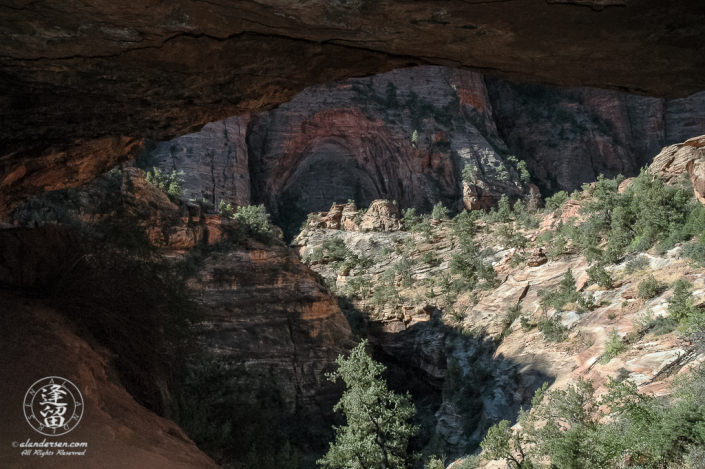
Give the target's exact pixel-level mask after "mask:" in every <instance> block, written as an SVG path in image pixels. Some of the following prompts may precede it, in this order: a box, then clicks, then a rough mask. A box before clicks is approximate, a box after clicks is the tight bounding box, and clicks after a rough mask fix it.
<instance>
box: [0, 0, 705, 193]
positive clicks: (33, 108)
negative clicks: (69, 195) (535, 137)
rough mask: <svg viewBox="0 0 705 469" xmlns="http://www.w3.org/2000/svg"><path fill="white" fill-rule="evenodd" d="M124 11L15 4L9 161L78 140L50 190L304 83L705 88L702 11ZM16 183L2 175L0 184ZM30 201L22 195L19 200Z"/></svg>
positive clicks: (613, 2) (274, 100) (2, 65)
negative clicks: (477, 76) (463, 80)
mask: <svg viewBox="0 0 705 469" xmlns="http://www.w3.org/2000/svg"><path fill="white" fill-rule="evenodd" d="M123 7H124V8H119V9H116V8H114V6H113V5H111V4H109V3H105V2H98V1H95V0H91V1H89V2H83V1H76V0H62V1H61V2H58V1H56V0H49V1H43V2H32V1H28V0H10V1H9V2H5V3H4V4H3V6H2V7H1V8H2V15H0V120H1V121H2V123H3V125H2V126H1V127H0V157H3V156H5V155H8V154H11V153H15V152H23V153H21V154H22V163H23V164H26V165H30V161H33V162H34V163H33V165H34V167H35V168H36V171H40V172H43V173H44V172H48V171H50V169H51V167H52V164H51V162H47V161H45V160H43V159H41V158H37V156H38V155H40V154H42V153H43V152H45V150H46V149H47V148H48V147H50V146H56V145H68V146H71V147H72V150H71V151H70V152H69V156H70V159H71V160H72V161H71V162H70V163H68V164H67V172H68V173H70V176H68V177H67V178H66V179H67V180H61V181H59V180H58V179H54V180H53V181H52V184H54V185H55V184H58V183H59V182H60V183H61V184H64V186H65V187H66V186H69V187H75V186H77V185H79V183H78V182H76V181H73V180H74V179H75V178H76V176H75V175H76V174H77V173H79V172H80V171H79V170H78V168H77V167H76V165H75V164H74V163H73V160H74V159H75V158H74V156H73V155H74V154H75V155H78V154H82V153H86V152H90V156H89V158H90V159H91V160H94V161H95V164H94V165H90V167H91V174H90V176H88V177H89V178H92V177H95V176H97V175H99V174H101V173H102V172H104V170H105V163H106V159H105V157H104V155H103V154H102V152H99V151H91V150H90V148H91V147H92V146H94V145H95V144H96V141H100V139H103V138H106V137H111V136H115V137H117V138H125V139H128V140H129V139H133V138H137V139H142V138H145V137H146V138H151V139H156V140H167V139H171V138H174V137H177V136H179V135H184V134H187V133H190V132H194V131H197V130H198V129H200V128H201V127H202V126H203V125H205V124H206V123H208V122H213V121H217V120H219V119H225V118H227V117H229V116H233V115H243V114H246V113H248V112H260V111H263V110H267V109H272V108H273V107H275V106H277V105H280V104H281V103H284V102H287V101H289V100H291V99H292V98H293V97H294V96H295V95H296V93H298V92H300V91H302V90H304V89H305V88H306V87H308V86H312V85H318V84H321V83H327V82H332V81H336V80H344V79H347V78H350V77H361V76H370V75H374V74H378V73H384V72H388V71H390V70H393V69H397V68H401V67H409V66H415V65H427V64H431V65H444V66H452V67H455V68H457V69H465V70H478V71H488V72H491V73H493V74H495V75H497V76H500V77H507V78H511V79H516V80H523V81H531V82H541V83H547V84H554V85H563V86H586V85H590V86H599V87H603V88H610V89H618V90H624V91H631V92H635V93H640V94H647V95H652V96H661V97H671V98H680V97H685V96H688V95H690V94H692V93H695V92H699V91H702V90H703V89H705V78H704V77H705V75H704V74H703V73H702V72H703V67H704V65H705V62H704V59H703V56H702V54H701V53H700V51H701V50H702V48H703V45H704V44H705V39H704V38H705V34H703V24H705V21H704V20H705V6H703V5H702V4H701V3H699V2H689V1H684V2H678V3H676V4H673V3H672V2H655V1H650V2H648V1H647V2H643V1H642V2H629V3H628V5H627V2H626V0H625V1H621V0H551V1H549V2H544V1H540V0H522V1H513V2H506V1H499V0H497V1H476V0H473V1H460V0H452V1H450V2H446V3H445V4H443V5H439V4H438V3H437V2H435V1H432V0H424V1H418V2H414V3H413V5H412V4H408V3H407V2H402V1H389V2H365V1H351V2H343V3H335V2H334V3H331V2H327V1H321V0H312V1H309V2H306V4H305V6H302V5H301V4H300V2H281V1H272V0H267V1H264V2H260V3H252V2H246V1H241V0H238V1H233V2H217V1H216V2H186V1H183V0H177V1H175V2H169V3H163V2H159V1H156V0H148V1H134V0H131V1H128V3H126V4H124V5H123ZM588 7H592V9H591V8H588ZM603 8H604V11H599V12H597V11H593V10H601V9H603ZM537 24H543V25H548V26H547V27H543V28H537V27H536V25H537ZM605 31H609V34H604V32H605ZM644 44H648V47H644ZM675 112H678V111H677V110H675ZM682 140H684V138H683V136H681V137H680V138H678V139H677V141H682ZM596 144H599V143H596ZM27 150H32V151H31V152H26V153H25V151H27ZM16 156H17V155H16ZM120 156H124V154H122V155H120ZM79 159H80V157H79ZM8 174H10V172H7V171H6V168H3V170H2V172H0V181H2V180H4V179H5V177H6V176H7V175H8ZM213 185H214V186H215V185H217V183H215V184H213ZM204 190H205V189H204ZM28 193H29V192H25V189H19V188H18V192H17V195H18V196H23V195H22V194H24V195H27V194H28ZM3 201H4V196H3Z"/></svg>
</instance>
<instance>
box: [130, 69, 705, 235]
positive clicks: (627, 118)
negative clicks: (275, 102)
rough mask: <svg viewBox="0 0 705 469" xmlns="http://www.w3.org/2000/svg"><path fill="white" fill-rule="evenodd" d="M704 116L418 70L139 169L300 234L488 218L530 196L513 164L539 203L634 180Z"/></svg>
mask: <svg viewBox="0 0 705 469" xmlns="http://www.w3.org/2000/svg"><path fill="white" fill-rule="evenodd" d="M704 110H705V93H697V94H695V95H693V96H690V97H688V98H683V99H678V100H664V99H660V98H647V97H642V96H636V95H631V94H626V93H620V92H616V91H608V90H602V89H597V88H571V89H560V88H549V87H543V86H538V85H521V84H514V83H510V82H506V81H502V80H498V79H488V78H486V77H484V76H482V75H480V74H478V73H474V72H467V71H460V70H453V69H448V68H443V67H435V66H427V67H416V68H411V69H403V70H395V71H393V72H390V73H387V74H383V75H377V76H374V77H370V78H365V79H351V80H348V81H346V82H343V83H338V84H330V85H326V86H320V87H313V88H309V89H307V90H305V91H304V92H302V93H300V94H299V95H297V96H296V97H295V98H294V99H293V100H292V101H291V102H289V103H286V104H283V105H282V106H280V107H279V108H278V109H276V110H273V111H268V112H265V113H260V114H256V115H251V116H247V117H235V118H230V119H227V120H225V121H220V122H217V123H213V124H208V126H206V128H205V129H204V130H203V131H202V132H198V133H194V134H190V135H187V136H184V137H180V138H177V139H175V140H172V141H171V142H163V143H159V144H154V145H153V146H151V147H150V148H149V152H148V156H147V157H146V158H144V161H143V162H142V164H143V166H144V167H145V168H148V167H150V165H156V166H157V167H159V168H161V169H162V170H164V171H172V170H175V169H176V170H184V172H185V176H184V177H185V180H186V195H187V197H189V198H196V199H199V200H200V199H201V198H202V197H205V198H206V199H208V200H209V201H211V202H213V203H215V204H218V203H219V202H220V200H224V201H225V202H228V203H234V204H237V205H243V204H249V203H255V204H260V203H264V204H265V205H266V206H267V208H268V209H269V210H270V212H271V213H272V214H273V216H274V219H275V220H276V221H277V222H279V223H280V224H283V225H286V226H285V231H287V232H292V231H295V230H296V229H298V227H299V226H300V224H301V221H302V220H303V219H304V218H305V217H306V215H307V214H308V213H311V212H318V211H324V210H328V208H329V207H330V204H331V203H332V202H338V203H344V202H346V201H348V200H354V201H355V203H356V204H357V205H358V206H360V207H367V206H369V204H370V203H371V202H372V201H373V200H376V199H388V200H390V201H396V202H397V203H398V204H399V208H400V209H403V208H408V207H415V208H416V209H417V210H422V211H430V209H431V206H432V205H434V204H436V203H437V202H443V203H444V205H445V206H447V207H450V208H453V209H460V208H463V207H464V208H467V209H469V210H474V209H487V208H489V207H492V206H494V205H495V204H496V202H497V200H498V199H499V197H500V195H501V194H506V195H508V196H509V197H510V198H517V197H519V196H523V195H526V194H528V192H529V186H528V185H527V184H526V181H522V180H521V179H520V176H521V175H520V173H519V171H517V165H516V162H512V161H511V160H510V159H509V158H508V157H509V156H510V155H515V156H516V157H518V158H519V160H523V161H525V162H526V164H527V167H528V169H529V172H530V173H531V175H532V180H533V181H534V182H535V183H536V184H538V185H539V186H540V187H541V189H542V190H543V191H544V194H550V193H552V192H554V191H558V190H568V191H573V190H575V189H578V188H580V186H581V184H583V183H586V182H591V181H594V180H595V179H596V178H597V176H598V175H599V174H605V175H606V176H608V177H614V176H615V175H616V174H625V175H628V176H629V175H635V174H637V173H638V171H639V169H640V168H641V167H643V166H645V165H647V164H649V163H650V162H651V158H652V157H653V155H655V154H657V153H658V152H659V151H660V149H661V148H662V147H663V146H664V145H666V144H671V143H675V142H678V141H683V140H684V139H682V136H683V135H685V136H687V138H690V137H693V136H695V135H700V134H702V133H705V115H704V114H703V112H705V111H704ZM467 166H470V168H471V171H470V174H467V173H466V175H465V179H466V181H465V182H463V178H464V175H463V170H464V169H465V168H466V167H467Z"/></svg>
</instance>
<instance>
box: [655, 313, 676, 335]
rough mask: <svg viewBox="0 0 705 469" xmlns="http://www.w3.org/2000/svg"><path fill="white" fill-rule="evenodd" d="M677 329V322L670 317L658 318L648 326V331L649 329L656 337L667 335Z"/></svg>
mask: <svg viewBox="0 0 705 469" xmlns="http://www.w3.org/2000/svg"><path fill="white" fill-rule="evenodd" d="M677 328H678V320H677V319H676V318H674V317H671V316H669V317H667V318H665V317H663V316H659V317H657V318H656V319H654V320H652V321H651V323H650V324H649V329H651V333H652V334H654V335H656V336H659V335H664V334H669V333H671V332H673V331H675V330H676V329H677Z"/></svg>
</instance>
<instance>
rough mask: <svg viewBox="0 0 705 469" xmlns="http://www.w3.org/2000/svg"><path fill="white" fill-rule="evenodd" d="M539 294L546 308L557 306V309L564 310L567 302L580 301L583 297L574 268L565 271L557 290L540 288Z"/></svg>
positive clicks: (543, 306) (542, 304)
mask: <svg viewBox="0 0 705 469" xmlns="http://www.w3.org/2000/svg"><path fill="white" fill-rule="evenodd" d="M538 295H539V298H540V302H541V307H542V308H543V309H544V310H547V309H548V308H551V307H552V308H555V310H556V311H562V310H563V307H564V306H565V305H566V304H570V303H578V301H579V300H580V299H581V298H582V297H581V295H580V292H578V290H577V289H576V285H575V277H574V276H573V271H572V269H568V271H567V272H566V273H565V275H564V276H563V279H562V280H561V283H560V285H559V287H558V289H557V290H554V291H552V292H549V291H547V290H539V292H538Z"/></svg>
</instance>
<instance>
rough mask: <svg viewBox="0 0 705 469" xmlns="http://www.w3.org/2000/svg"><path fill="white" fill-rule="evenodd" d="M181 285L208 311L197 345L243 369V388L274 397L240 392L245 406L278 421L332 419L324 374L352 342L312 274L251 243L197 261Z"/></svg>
mask: <svg viewBox="0 0 705 469" xmlns="http://www.w3.org/2000/svg"><path fill="white" fill-rule="evenodd" d="M189 285H190V286H191V287H192V288H193V289H194V290H196V291H198V292H200V293H201V296H202V298H203V302H204V304H205V306H206V309H207V311H208V312H207V315H206V319H205V321H204V323H203V324H202V327H201V334H200V337H201V340H202V341H203V342H204V343H205V344H207V347H208V348H209V349H211V350H213V351H215V352H216V353H217V354H218V355H220V356H222V357H224V358H226V359H227V360H228V362H229V363H231V364H234V365H241V366H242V367H243V368H244V370H245V371H244V372H243V373H242V375H241V376H238V377H237V378H236V380H237V381H238V383H239V384H240V385H241V386H242V388H243V389H252V390H259V391H258V393H259V394H262V393H265V394H266V393H269V394H272V395H274V396H276V399H275V400H276V402H268V403H266V402H260V401H259V400H258V399H260V398H258V396H257V394H258V393H248V394H247V395H246V396H245V397H244V401H245V402H244V403H245V404H246V405H249V406H255V407H259V406H264V405H265V404H266V405H272V406H273V407H274V408H276V409H278V410H279V412H280V415H279V418H284V417H289V416H292V415H295V414H298V415H299V416H301V415H302V414H307V413H315V414H318V415H330V414H331V413H332V409H333V406H334V405H335V403H336V402H337V400H338V399H339V397H340V391H339V389H338V387H336V386H334V385H332V384H331V383H329V382H328V381H327V380H326V378H325V376H324V374H325V373H326V372H331V371H333V370H334V369H335V368H336V367H337V365H335V363H334V362H335V359H336V358H337V357H338V355H339V354H345V353H346V352H347V351H349V350H350V349H351V348H352V347H353V346H354V345H355V344H354V342H353V340H352V334H351V331H350V326H349V325H348V322H347V320H346V319H345V316H344V315H343V314H342V312H341V311H340V308H339V307H338V303H337V300H336V299H335V297H333V296H332V295H331V294H330V293H329V292H328V289H327V287H326V286H325V284H324V283H323V282H322V280H321V278H320V276H319V275H318V274H316V273H315V272H313V271H311V270H310V269H309V268H308V267H306V266H304V265H302V264H301V263H300V262H299V260H298V258H297V257H296V255H295V254H294V253H293V252H291V251H290V250H289V249H287V248H286V247H284V246H275V247H266V246H256V245H252V246H250V247H248V248H247V249H237V250H233V251H230V252H226V253H223V254H216V255H213V256H209V257H207V258H205V259H203V260H202V261H201V263H200V265H199V268H198V270H197V272H195V273H194V274H193V276H192V278H191V279H190V280H189ZM243 425H246V423H243Z"/></svg>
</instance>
